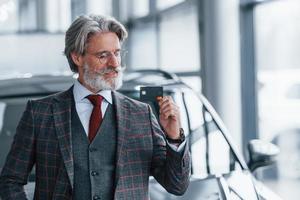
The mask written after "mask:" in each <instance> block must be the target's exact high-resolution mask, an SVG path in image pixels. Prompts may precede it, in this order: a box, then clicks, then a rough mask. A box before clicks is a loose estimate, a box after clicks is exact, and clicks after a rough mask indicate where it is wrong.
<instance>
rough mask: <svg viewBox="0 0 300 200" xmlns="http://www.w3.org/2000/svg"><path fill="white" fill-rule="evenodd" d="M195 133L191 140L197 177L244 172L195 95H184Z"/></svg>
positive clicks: (193, 170)
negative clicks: (238, 170)
mask: <svg viewBox="0 0 300 200" xmlns="http://www.w3.org/2000/svg"><path fill="white" fill-rule="evenodd" d="M185 98H186V101H187V102H189V103H187V110H188V114H189V118H190V123H191V129H192V133H191V136H190V137H189V140H190V145H191V155H192V173H193V174H194V175H196V176H197V177H207V176H209V175H219V174H227V173H230V172H231V171H233V170H237V169H241V166H240V164H239V162H238V161H237V160H236V158H235V156H234V155H233V153H232V150H231V148H230V145H229V143H228V142H227V140H226V139H225V137H224V135H223V133H222V132H221V130H220V129H219V127H218V126H217V124H216V122H215V121H214V119H213V117H212V115H211V114H210V113H209V112H208V111H207V110H206V108H205V107H204V106H203V104H202V102H201V100H200V99H199V98H198V96H196V95H195V94H193V93H190V94H186V95H185ZM191 100H192V103H191Z"/></svg>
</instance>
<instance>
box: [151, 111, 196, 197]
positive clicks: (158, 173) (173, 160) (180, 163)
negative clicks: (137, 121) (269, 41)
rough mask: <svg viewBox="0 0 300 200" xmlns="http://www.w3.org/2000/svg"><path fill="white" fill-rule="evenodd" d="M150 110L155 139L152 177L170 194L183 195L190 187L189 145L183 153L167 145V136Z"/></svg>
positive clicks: (186, 145)
mask: <svg viewBox="0 0 300 200" xmlns="http://www.w3.org/2000/svg"><path fill="white" fill-rule="evenodd" d="M148 109H149V115H150V121H151V128H152V138H153V156H152V162H151V175H153V176H154V178H155V179H156V180H157V181H158V182H159V183H160V184H161V185H162V186H163V187H164V188H165V189H166V190H167V191H168V192H169V193H172V194H175V195H183V194H184V192H185V191H186V190H187V188H188V185H189V178H190V177H189V176H190V168H191V167H190V153H189V150H188V143H186V144H185V147H184V150H183V151H180V152H176V151H174V150H173V149H172V148H171V147H170V146H169V145H167V144H166V138H165V134H164V133H163V131H162V130H161V128H160V126H159V124H158V121H157V119H156V117H155V116H154V114H153V112H152V111H151V108H150V107H148Z"/></svg>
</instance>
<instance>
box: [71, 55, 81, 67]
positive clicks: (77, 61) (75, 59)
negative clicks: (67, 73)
mask: <svg viewBox="0 0 300 200" xmlns="http://www.w3.org/2000/svg"><path fill="white" fill-rule="evenodd" d="M71 57H72V60H73V62H74V63H75V64H76V65H77V66H78V67H81V66H83V59H82V55H80V54H78V53H75V52H72V53H71Z"/></svg>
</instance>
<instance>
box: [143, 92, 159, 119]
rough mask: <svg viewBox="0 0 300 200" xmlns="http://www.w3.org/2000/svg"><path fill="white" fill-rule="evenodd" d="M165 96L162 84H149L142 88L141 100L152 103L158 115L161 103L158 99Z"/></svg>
mask: <svg viewBox="0 0 300 200" xmlns="http://www.w3.org/2000/svg"><path fill="white" fill-rule="evenodd" d="M162 97H163V87H160V86H148V87H141V88H140V100H141V101H143V102H145V103H148V104H150V106H151V107H152V109H154V114H155V115H156V117H158V114H159V105H158V99H160V98H162Z"/></svg>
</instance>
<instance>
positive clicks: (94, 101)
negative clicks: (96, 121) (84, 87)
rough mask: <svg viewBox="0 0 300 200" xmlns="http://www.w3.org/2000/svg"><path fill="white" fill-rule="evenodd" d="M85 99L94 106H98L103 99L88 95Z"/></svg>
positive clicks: (98, 96)
mask: <svg viewBox="0 0 300 200" xmlns="http://www.w3.org/2000/svg"><path fill="white" fill-rule="evenodd" d="M87 98H88V99H89V100H90V102H91V103H92V104H93V105H94V106H100V105H101V103H102V100H103V97H102V96H100V95H89V96H87Z"/></svg>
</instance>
